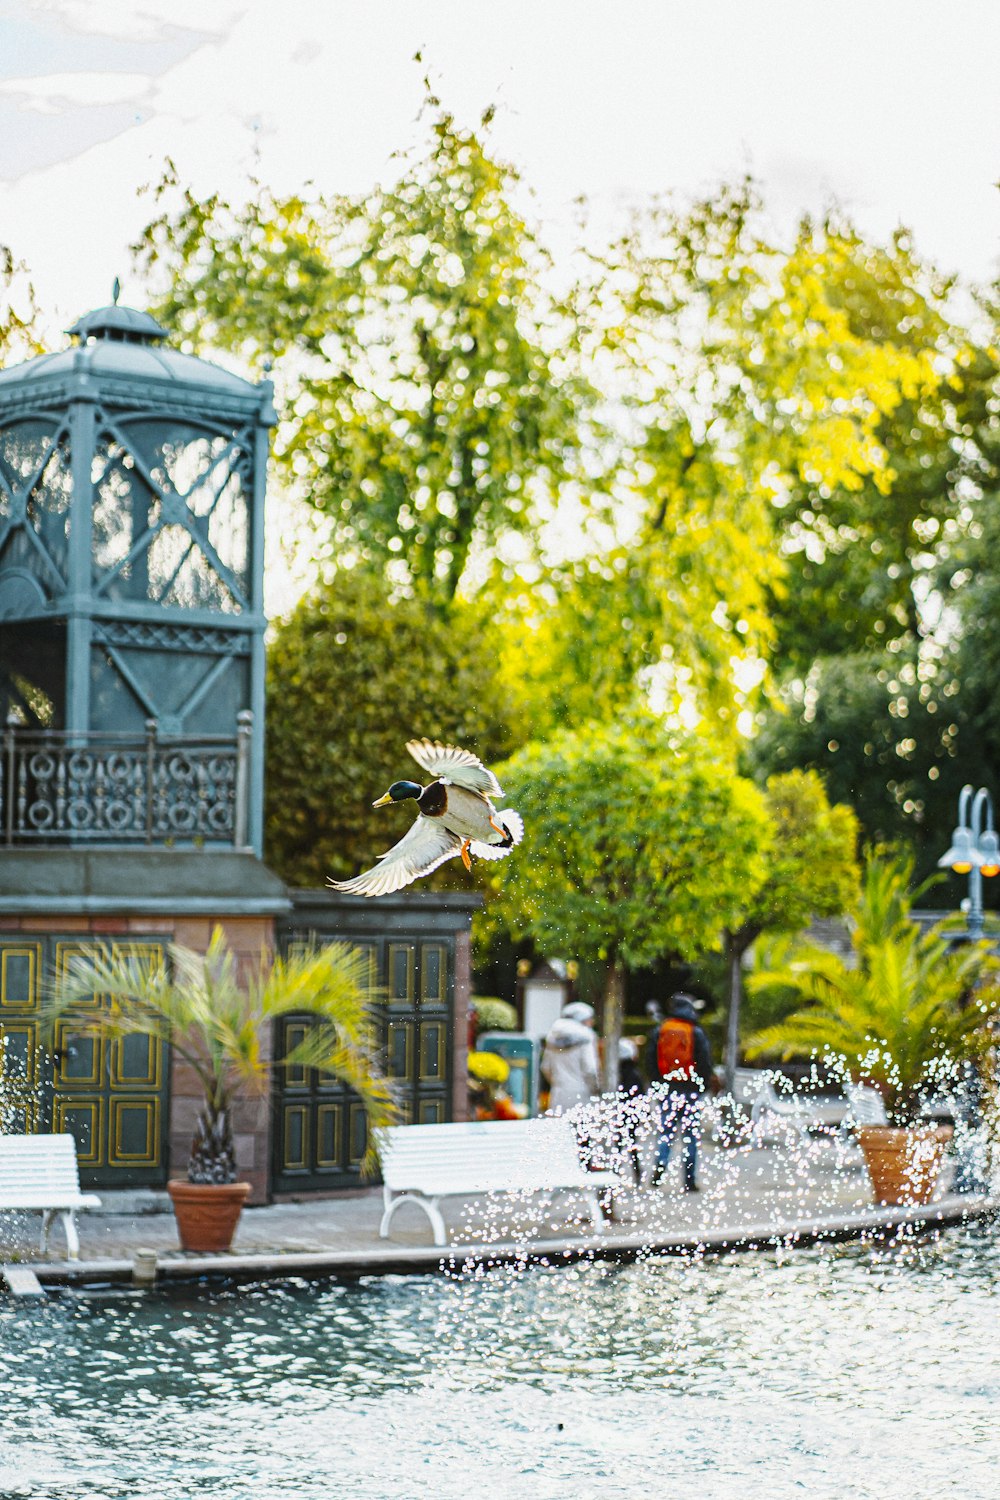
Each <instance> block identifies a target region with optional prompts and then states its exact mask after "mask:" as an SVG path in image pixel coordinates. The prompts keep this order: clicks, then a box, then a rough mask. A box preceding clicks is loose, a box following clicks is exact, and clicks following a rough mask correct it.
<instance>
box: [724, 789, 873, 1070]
mask: <svg viewBox="0 0 1000 1500" xmlns="http://www.w3.org/2000/svg"><path fill="white" fill-rule="evenodd" d="M765 800H766V804H767V811H768V813H769V815H770V818H771V821H772V825H773V846H772V851H771V855H770V858H769V859H768V864H767V875H766V878H765V880H764V882H763V884H761V885H760V886H758V887H757V889H756V891H754V892H752V894H751V899H750V900H749V901H748V902H747V904H746V905H745V906H744V908H743V910H742V911H741V912H740V915H739V919H738V921H737V922H736V924H735V925H734V926H730V927H727V928H726V930H725V935H724V949H725V955H726V965H727V969H728V977H729V1018H728V1028H727V1035H726V1081H727V1083H728V1086H729V1087H730V1089H731V1088H732V1085H733V1074H734V1072H735V1069H736V1067H737V1065H738V1063H739V1041H740V1015H741V1009H742V1005H743V959H744V956H745V954H746V952H747V949H748V948H749V947H750V946H751V944H753V943H755V942H756V941H757V939H758V938H759V937H760V936H761V935H762V934H763V933H765V932H770V933H774V932H797V931H799V930H801V929H802V928H803V927H806V926H807V925H808V924H809V922H810V921H811V920H812V919H813V917H833V916H838V915H839V914H840V913H841V912H843V911H846V910H847V909H848V908H849V907H851V906H853V905H854V903H855V900H856V896H857V886H858V875H859V871H858V864H857V842H858V824H857V819H856V817H855V816H854V813H853V811H852V810H851V808H849V807H847V806H845V805H844V804H843V803H836V804H835V805H834V806H832V807H831V805H830V802H829V800H828V798H827V795H826V790H825V788H824V786H823V782H822V780H821V779H820V777H819V776H818V775H817V774H816V773H815V772H810V771H789V772H786V773H785V774H783V775H778V776H771V777H770V778H769V779H768V782H767V787H766V790H765Z"/></svg>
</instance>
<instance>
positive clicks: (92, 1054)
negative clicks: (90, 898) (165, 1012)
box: [0, 937, 168, 1188]
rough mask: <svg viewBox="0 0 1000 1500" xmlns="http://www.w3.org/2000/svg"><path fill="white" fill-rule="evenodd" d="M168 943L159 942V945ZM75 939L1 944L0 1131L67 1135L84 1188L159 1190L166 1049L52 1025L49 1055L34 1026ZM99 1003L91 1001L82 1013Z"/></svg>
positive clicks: (78, 949) (75, 949)
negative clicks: (48, 985)
mask: <svg viewBox="0 0 1000 1500" xmlns="http://www.w3.org/2000/svg"><path fill="white" fill-rule="evenodd" d="M165 941H166V940H165V939H164V942H165ZM96 944H100V945H101V946H105V944H104V943H103V942H102V940H100V939H95V940H94V944H85V943H82V942H81V941H80V940H79V939H76V938H74V939H61V938H58V937H46V938H42V939H39V940H38V941H37V942H32V943H23V942H15V941H7V940H3V939H0V1041H2V1080H0V1082H2V1094H0V1106H2V1113H3V1126H4V1128H5V1129H8V1130H16V1131H29V1132H34V1131H48V1130H52V1131H69V1132H70V1133H71V1134H72V1135H73V1136H75V1137H76V1142H77V1151H78V1156H79V1163H80V1181H81V1184H82V1185H83V1186H84V1187H97V1188H100V1187H105V1188H114V1187H138V1186H149V1187H156V1186H160V1185H162V1184H163V1183H164V1182H165V1181H166V1178H167V1090H168V1080H167V1048H166V1046H165V1044H164V1043H162V1042H157V1041H154V1040H153V1039H152V1038H150V1037H144V1036H134V1037H126V1038H124V1039H123V1040H121V1041H117V1042H109V1041H107V1040H105V1039H104V1038H103V1037H93V1036H86V1035H84V1034H82V1033H80V1032H79V1031H78V1030H77V1029H75V1028H74V1026H73V1023H72V1021H70V1020H67V1019H63V1020H60V1021H57V1022H56V1024H55V1027H54V1028H53V1031H52V1036H51V1041H50V1042H49V1044H48V1045H49V1049H50V1050H48V1049H47V1048H46V1046H45V1038H44V1037H43V1036H42V1033H41V1027H40V1008H41V994H42V985H43V977H44V975H46V974H50V973H53V972H54V973H56V974H58V973H60V972H61V971H63V970H64V968H65V965H66V964H67V963H68V962H69V961H70V959H71V958H72V957H73V955H74V954H83V953H86V952H87V951H88V949H89V950H90V951H92V949H93V946H95V945H96ZM122 946H123V947H125V948H126V951H128V952H130V953H135V954H138V955H140V956H147V955H148V956H149V958H150V959H156V958H159V957H160V956H161V955H162V953H163V943H162V942H159V941H157V940H155V939H151V940H150V941H148V942H141V943H135V942H129V943H128V944H127V945H122ZM102 1003H103V1001H102V999H101V997H100V996H99V995H95V996H94V998H93V1000H92V1001H91V1002H90V1003H89V1005H85V1006H83V1007H82V1009H84V1010H86V1009H90V1008H92V1009H96V1008H97V1007H98V1006H100V1005H101V1004H102Z"/></svg>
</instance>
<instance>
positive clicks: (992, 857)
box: [938, 786, 1000, 943]
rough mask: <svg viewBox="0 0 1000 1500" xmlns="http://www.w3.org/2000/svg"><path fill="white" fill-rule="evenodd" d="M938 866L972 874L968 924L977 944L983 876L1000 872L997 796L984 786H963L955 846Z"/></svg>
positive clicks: (953, 836) (967, 916)
mask: <svg viewBox="0 0 1000 1500" xmlns="http://www.w3.org/2000/svg"><path fill="white" fill-rule="evenodd" d="M970 804H971V813H970ZM984 815H985V818H986V826H985V828H984V827H983V817H984ZM938 865H939V867H940V868H941V869H950V870H954V871H955V873H956V875H968V877H969V900H968V904H967V906H968V909H967V910H966V913H965V926H966V931H967V932H968V935H969V941H970V942H973V943H974V942H976V941H978V939H979V938H981V937H982V935H983V876H984V875H985V876H986V877H987V878H990V877H991V876H993V875H1000V840H998V839H997V833H996V829H995V828H994V826H993V799H992V797H991V796H990V794H989V792H988V791H987V790H986V788H985V787H984V786H981V787H980V788H979V790H978V792H976V793H975V794H973V791H972V788H971V786H963V788H962V794H961V796H960V797H959V799H958V827H957V828H956V829H955V831H954V833H953V834H952V836H951V848H950V849H949V850H948V852H947V854H942V856H941V858H940V859H939V860H938Z"/></svg>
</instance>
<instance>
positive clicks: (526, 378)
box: [135, 99, 589, 606]
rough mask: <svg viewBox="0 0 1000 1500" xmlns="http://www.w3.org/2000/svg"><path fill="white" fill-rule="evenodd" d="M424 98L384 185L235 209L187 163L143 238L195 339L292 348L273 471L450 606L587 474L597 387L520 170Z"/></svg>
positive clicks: (285, 361)
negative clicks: (423, 136) (407, 146)
mask: <svg viewBox="0 0 1000 1500" xmlns="http://www.w3.org/2000/svg"><path fill="white" fill-rule="evenodd" d="M428 103H429V105H430V106H431V107H432V108H433V109H434V110H435V113H434V118H433V119H432V121H431V127H430V144H429V147H428V148H427V150H426V151H425V152H424V153H423V154H419V153H414V154H410V155H408V156H405V157H403V158H402V160H401V161H399V163H398V177H397V179H396V181H395V182H393V183H391V184H390V185H389V186H386V187H379V188H376V189H375V190H373V191H372V192H371V193H369V194H365V195H363V196H361V197H347V196H340V197H321V196H317V197H313V198H306V197H303V196H297V195H293V196H290V197H281V198H277V197H275V196H273V195H272V194H271V193H269V192H267V191H265V190H261V191H260V192H259V193H257V194H255V195H254V197H253V198H252V199H251V200H249V201H248V202H246V203H243V204H233V203H230V202H228V201H226V200H224V199H223V198H222V197H220V196H219V195H212V196H210V197H208V198H206V199H198V198H196V197H195V196H194V195H193V194H192V193H191V192H190V191H181V190H180V189H179V185H178V181H177V177H176V173H174V172H173V171H172V170H171V171H168V173H167V174H166V176H165V177H164V179H163V181H162V182H161V184H160V186H159V188H158V189H157V200H158V203H159V205H160V207H161V212H160V214H159V216H158V217H156V218H155V219H154V220H153V221H152V222H151V223H150V224H148V225H147V227H146V229H145V231H144V232H143V234H142V237H141V239H140V241H139V243H138V245H137V246H136V247H135V248H136V253H137V256H138V258H139V260H140V262H141V264H142V265H143V266H144V267H145V268H146V269H147V270H152V269H153V268H157V269H158V271H159V272H160V273H161V274H163V275H165V278H166V281H167V285H168V290H167V292H166V295H165V296H164V297H163V298H162V300H161V301H160V303H159V305H158V308H157V311H158V313H159V315H160V316H162V317H163V318H164V319H165V320H166V322H167V323H168V325H169V326H172V327H177V328H180V329H181V330H182V331H183V332H184V334H185V336H186V337H187V339H188V340H189V342H190V343H191V345H192V347H194V348H196V349H198V348H216V349H220V348H221V349H229V350H232V351H234V352H236V353H238V354H239V355H240V356H241V357H242V358H244V359H245V360H246V361H247V362H248V363H249V364H250V365H252V366H257V367H259V366H260V365H261V364H262V362H263V361H264V360H265V359H266V358H274V359H275V360H277V361H278V372H277V373H278V377H279V384H280V388H281V389H282V390H283V391H284V398H285V399H284V408H283V420H282V422H281V425H280V428H279V433H278V442H277V447H276V455H275V456H276V462H277V468H278V472H279V474H280V475H281V477H282V480H283V481H284V482H285V483H288V484H291V485H293V486H295V487H297V488H298V489H300V490H301V491H302V492H303V493H304V494H305V496H306V497H307V498H308V500H309V501H310V503H311V504H313V505H315V506H316V507H317V508H318V509H320V510H322V511H323V512H325V513H326V514H327V515H328V516H329V517H331V519H332V521H333V523H334V532H333V540H334V545H335V547H336V549H337V552H338V555H340V554H344V553H346V554H347V555H354V556H360V557H362V558H364V559H365V560H367V561H369V562H371V563H375V564H377V565H379V566H388V568H389V570H390V576H391V577H392V578H393V579H394V580H395V582H396V583H397V584H398V585H400V586H401V587H404V588H406V589H408V590H409V591H411V592H413V593H415V594H417V595H419V596H420V597H422V598H424V599H427V600H429V601H432V602H434V603H436V604H438V605H439V606H442V605H444V606H446V605H447V604H448V603H449V602H450V601H451V600H452V599H453V598H454V597H455V596H456V594H457V592H458V590H459V586H460V584H461V582H462V580H463V578H464V577H465V576H466V573H467V569H468V567H469V564H470V560H472V559H474V557H475V556H476V555H479V556H480V557H482V555H483V554H485V553H486V552H488V550H489V549H490V548H491V546H492V545H493V544H494V543H495V542H496V540H497V538H498V536H499V535H501V534H502V533H509V532H514V533H518V532H519V533H524V534H530V533H531V529H532V526H533V522H534V520H535V500H536V498H537V497H538V495H539V494H540V493H541V492H543V491H544V492H546V493H549V494H551V493H553V492H554V491H555V490H557V489H558V486H559V485H560V483H562V482H563V481H564V480H566V479H567V478H568V477H569V476H570V475H571V474H573V473H574V472H575V471H576V469H577V467H578V455H577V450H578V446H579V443H580V428H581V424H582V421H583V418H584V413H585V412H586V409H587V407H588V404H589V397H588V387H587V384H586V382H585V381H583V380H581V379H580V378H578V376H576V375H575V374H574V373H573V370H572V369H571V368H570V366H569V365H568V364H567V360H566V355H567V353H568V351H569V349H570V348H571V347H572V345H573V343H574V340H575V328H574V324H573V320H572V319H571V318H569V317H567V316H565V315H564V312H563V311H562V310H561V309H560V307H559V304H558V303H557V301H556V300H555V299H554V298H553V297H552V296H551V295H549V294H548V292H547V291H546V290H545V287H544V276H543V272H544V269H545V266H546V257H545V253H544V251H543V250H542V248H541V246H540V245H539V243H538V241H537V239H536V237H535V235H534V233H533V231H532V229H531V227H530V226H529V224H528V223H527V222H526V220H525V218H524V217H523V216H522V214H521V212H520V211H519V210H518V209H517V207H516V206H515V201H516V198H517V196H518V194H517V174H516V172H515V171H514V169H513V168H512V167H510V166H508V165H507V164H506V163H503V162H501V161H499V160H497V159H496V157H494V156H492V155H491V154H490V153H489V152H488V151H487V150H486V148H485V145H484V132H483V131H482V130H481V131H473V130H466V129H463V128H461V127H460V126H458V125H457V124H456V123H455V121H454V120H453V119H452V117H451V116H450V115H449V114H448V113H447V112H444V111H441V110H440V108H437V107H436V104H437V102H436V101H435V100H433V99H431V100H429V101H428ZM484 129H485V126H484ZM279 393H280V392H279Z"/></svg>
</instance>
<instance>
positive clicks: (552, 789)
mask: <svg viewBox="0 0 1000 1500" xmlns="http://www.w3.org/2000/svg"><path fill="white" fill-rule="evenodd" d="M502 776H503V785H504V789H505V791H506V792H507V794H508V797H509V798H510V800H511V803H512V805H513V806H515V807H517V809H518V811H519V812H520V813H521V814H522V816H523V817H524V821H525V827H526V830H527V834H526V840H525V845H524V848H523V850H521V851H519V857H518V858H517V859H516V860H514V859H512V860H510V861H507V862H506V863H507V864H509V865H510V866H511V868H510V869H509V870H498V871H497V873H496V876H495V882H496V885H497V887H498V891H497V895H496V897H495V909H494V910H493V912H492V913H491V916H492V919H493V920H494V921H500V922H502V923H503V924H504V925H505V926H506V927H507V928H508V929H509V930H511V931H513V932H518V933H528V934H530V935H531V936H532V937H533V938H534V940H535V942H536V943H537V944H538V946H539V947H540V948H541V949H542V950H543V951H545V952H548V953H551V954H564V955H566V956H572V957H574V958H577V959H581V960H584V961H586V962H589V963H595V964H596V963H599V964H600V965H601V966H602V967H603V970H604V1017H603V1034H604V1041H605V1068H606V1075H607V1082H608V1086H614V1078H615V1070H616V1069H617V1055H618V1054H617V1046H618V1038H619V1037H620V1035H621V1025H622V1015H623V1002H624V988H625V974H626V967H627V966H629V965H633V966H637V967H638V966H645V965H649V964H652V963H653V962H655V961H656V960H657V959H659V958H660V957H662V956H663V955H665V954H668V953H677V954H680V955H681V956H683V957H693V956H695V955H696V954H698V953H700V952H703V951H705V950H707V949H710V948H714V947H717V946H718V943H719V940H720V937H721V933H722V929H723V928H724V927H725V926H727V925H732V924H733V923H734V922H735V920H736V916H737V913H738V912H739V911H740V909H741V907H742V905H743V904H744V902H745V900H746V896H747V892H748V891H752V890H754V889H755V888H756V887H757V886H758V885H759V884H760V882H761V881H762V880H763V878H764V875H765V873H766V865H767V857H768V853H769V849H770V837H771V835H770V828H769V824H768V819H767V814H766V809H765V807H764V803H763V798H762V796H761V794H760V792H759V791H758V790H757V788H756V787H755V786H753V784H752V783H750V782H749V781H746V780H744V779H742V778H740V777H738V776H736V775H735V774H734V773H733V771H732V770H731V769H730V766H729V764H728V763H727V762H726V761H725V760H724V759H722V758H720V757H718V756H717V755H715V754H714V753H713V751H712V749H711V747H710V746H709V745H708V744H707V743H706V742H705V741H704V740H702V739H698V738H695V737H686V736H682V735H676V736H673V737H666V736H664V735H663V733H662V731H661V730H659V729H657V728H655V727H652V726H649V725H645V726H642V725H637V726H633V727H632V728H630V729H628V730H626V729H624V728H618V729H617V730H615V731H601V730H600V729H598V728H596V727H593V728H589V729H587V730H583V731H579V732H576V733H565V734H562V735H559V736H556V737H555V738H554V739H552V740H551V741H549V742H547V743H544V744H531V745H528V746H526V747H525V748H524V749H523V750H521V751H520V752H519V753H518V754H516V755H515V756H514V757H513V758H512V759H511V760H510V761H508V762H507V764H506V765H505V766H504V767H503V770H502Z"/></svg>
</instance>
